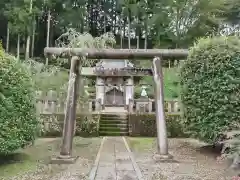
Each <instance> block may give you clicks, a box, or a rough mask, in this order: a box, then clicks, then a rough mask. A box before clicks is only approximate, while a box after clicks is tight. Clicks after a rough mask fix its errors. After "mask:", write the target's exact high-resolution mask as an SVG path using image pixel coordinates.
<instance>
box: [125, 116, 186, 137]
mask: <svg viewBox="0 0 240 180" xmlns="http://www.w3.org/2000/svg"><path fill="white" fill-rule="evenodd" d="M180 119H181V116H180V114H167V115H166V122H167V132H168V137H186V135H185V133H184V132H183V129H182V127H181V124H180ZM156 127H157V126H156V115H155V114H130V115H129V135H130V136H134V137H136V136H145V137H156V136H157V128H156Z"/></svg>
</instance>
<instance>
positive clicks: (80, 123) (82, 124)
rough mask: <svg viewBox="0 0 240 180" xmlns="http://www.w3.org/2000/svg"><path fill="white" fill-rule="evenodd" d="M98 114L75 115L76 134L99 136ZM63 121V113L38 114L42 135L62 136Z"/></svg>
mask: <svg viewBox="0 0 240 180" xmlns="http://www.w3.org/2000/svg"><path fill="white" fill-rule="evenodd" d="M99 118H100V116H99V115H77V118H76V129H75V135H76V136H83V137H92V136H99V133H98V122H99ZM63 123H64V114H53V115H49V114H42V115H40V126H41V127H40V129H41V134H39V136H42V137H60V136H62V131H63Z"/></svg>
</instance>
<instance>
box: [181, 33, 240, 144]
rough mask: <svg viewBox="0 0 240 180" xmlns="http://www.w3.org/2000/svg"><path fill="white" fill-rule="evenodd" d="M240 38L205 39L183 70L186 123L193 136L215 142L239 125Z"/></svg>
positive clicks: (195, 48)
mask: <svg viewBox="0 0 240 180" xmlns="http://www.w3.org/2000/svg"><path fill="white" fill-rule="evenodd" d="M239 52H240V40H239V38H238V37H236V36H232V37H224V36H223V37H218V36H217V37H213V38H202V39H201V40H199V42H198V43H197V44H196V45H195V46H194V47H193V48H192V49H191V50H190V52H189V56H188V58H187V61H186V63H185V64H184V66H183V68H182V70H181V83H182V103H183V107H184V118H183V121H182V123H183V125H184V126H185V128H186V129H185V130H186V132H189V133H190V134H191V135H192V136H193V137H195V138H199V139H201V140H204V141H207V142H210V143H214V142H216V140H217V139H218V138H219V136H220V135H221V134H223V133H224V132H225V131H229V130H232V129H234V128H239V127H237V126H236V125H239V116H240V101H239V100H240V94H239V88H240V83H239V68H240V61H239V58H240V54H239Z"/></svg>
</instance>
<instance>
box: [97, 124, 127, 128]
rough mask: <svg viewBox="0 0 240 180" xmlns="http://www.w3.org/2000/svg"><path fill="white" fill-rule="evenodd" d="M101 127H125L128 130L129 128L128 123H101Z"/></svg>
mask: <svg viewBox="0 0 240 180" xmlns="http://www.w3.org/2000/svg"><path fill="white" fill-rule="evenodd" d="M99 126H100V127H120V128H122V127H125V128H127V127H128V123H122V124H115V123H109V124H108V123H100V125H99Z"/></svg>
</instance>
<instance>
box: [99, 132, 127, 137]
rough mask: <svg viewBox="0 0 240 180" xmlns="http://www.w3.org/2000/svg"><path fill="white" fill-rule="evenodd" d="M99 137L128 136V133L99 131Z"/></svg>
mask: <svg viewBox="0 0 240 180" xmlns="http://www.w3.org/2000/svg"><path fill="white" fill-rule="evenodd" d="M99 134H100V136H128V132H114V131H113V132H111V131H100V132H99Z"/></svg>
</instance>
